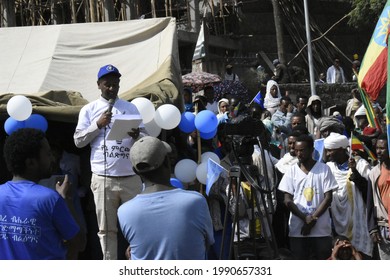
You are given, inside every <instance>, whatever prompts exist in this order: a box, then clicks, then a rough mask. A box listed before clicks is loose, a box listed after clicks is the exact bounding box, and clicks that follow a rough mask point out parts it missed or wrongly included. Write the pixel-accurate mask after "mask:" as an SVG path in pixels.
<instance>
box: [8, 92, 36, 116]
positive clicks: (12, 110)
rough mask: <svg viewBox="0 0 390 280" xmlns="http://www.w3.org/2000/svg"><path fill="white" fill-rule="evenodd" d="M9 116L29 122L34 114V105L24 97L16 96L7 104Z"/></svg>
mask: <svg viewBox="0 0 390 280" xmlns="http://www.w3.org/2000/svg"><path fill="white" fill-rule="evenodd" d="M7 112H8V114H9V115H10V116H11V117H12V118H14V119H15V120H17V121H24V120H27V119H28V118H29V117H30V115H31V113H32V104H31V102H30V100H29V99H28V98H27V97H26V96H24V95H15V96H14V97H12V98H11V99H10V100H8V103H7Z"/></svg>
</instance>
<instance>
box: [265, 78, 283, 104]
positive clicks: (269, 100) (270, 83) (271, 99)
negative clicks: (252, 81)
mask: <svg viewBox="0 0 390 280" xmlns="http://www.w3.org/2000/svg"><path fill="white" fill-rule="evenodd" d="M273 86H276V91H277V97H273V96H272V95H271V88H272V87H273ZM280 98H282V95H281V94H280V89H279V85H278V83H277V82H275V81H274V80H269V81H268V82H267V91H266V94H265V98H264V108H266V109H268V108H274V107H276V106H279V104H280Z"/></svg>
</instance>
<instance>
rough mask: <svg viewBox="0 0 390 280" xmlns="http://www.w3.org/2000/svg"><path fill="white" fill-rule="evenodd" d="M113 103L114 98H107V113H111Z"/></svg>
mask: <svg viewBox="0 0 390 280" xmlns="http://www.w3.org/2000/svg"><path fill="white" fill-rule="evenodd" d="M114 103H115V99H112V98H111V99H110V100H108V109H107V112H108V113H111V111H112V108H113V107H114Z"/></svg>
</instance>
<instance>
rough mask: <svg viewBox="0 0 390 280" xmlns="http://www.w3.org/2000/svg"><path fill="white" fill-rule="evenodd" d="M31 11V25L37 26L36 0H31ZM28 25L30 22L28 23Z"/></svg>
mask: <svg viewBox="0 0 390 280" xmlns="http://www.w3.org/2000/svg"><path fill="white" fill-rule="evenodd" d="M29 3H30V5H29V6H30V11H31V13H30V14H31V16H30V20H31V25H32V26H35V0H30V2H29ZM27 25H28V23H27Z"/></svg>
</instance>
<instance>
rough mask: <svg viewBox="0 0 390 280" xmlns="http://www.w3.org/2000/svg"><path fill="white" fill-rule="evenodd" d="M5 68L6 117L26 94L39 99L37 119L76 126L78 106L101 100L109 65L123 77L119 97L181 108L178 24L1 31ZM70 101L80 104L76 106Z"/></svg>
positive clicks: (1, 90) (0, 71) (0, 84)
mask: <svg viewBox="0 0 390 280" xmlns="http://www.w3.org/2000/svg"><path fill="white" fill-rule="evenodd" d="M0 63H1V65H2V67H1V68H0V77H1V78H0V94H7V95H6V96H3V97H2V98H0V104H3V105H1V106H0V110H1V113H2V114H4V112H5V111H4V110H5V109H6V107H5V104H4V103H3V102H4V101H8V99H9V95H8V94H24V95H26V96H27V97H29V98H30V100H31V97H33V96H36V97H37V99H39V101H40V102H39V103H36V104H35V105H36V106H34V112H35V113H42V114H44V115H45V113H46V114H49V115H50V116H49V117H50V118H51V119H52V118H57V117H55V114H56V113H58V114H59V115H61V114H64V115H63V116H62V118H63V117H64V116H66V115H67V113H66V112H69V113H68V114H69V116H68V117H67V120H70V121H72V122H73V121H74V118H75V114H76V115H77V113H78V111H79V110H80V108H81V106H82V105H79V104H78V103H80V102H81V103H86V102H89V101H93V100H95V99H97V98H98V97H99V95H100V90H99V89H98V88H97V84H96V80H97V72H98V70H99V68H100V67H101V66H103V65H106V64H113V65H115V66H116V67H117V68H118V69H119V71H120V72H121V74H122V77H121V83H120V90H119V97H121V98H123V99H125V100H132V99H133V98H135V97H140V96H144V97H147V98H149V99H150V100H151V101H152V102H153V103H154V104H155V105H156V107H158V106H159V105H161V104H162V103H173V104H175V105H177V106H178V107H179V108H180V109H181V108H182V98H181V97H180V88H181V87H182V84H181V73H180V63H179V55H178V43H177V31H176V22H175V19H174V18H156V19H144V20H131V21H119V22H105V23H83V24H68V25H48V26H29V27H11V28H0ZM77 93H80V94H81V95H78V94H77ZM57 94H58V95H61V96H62V97H60V96H58V97H57V96H56V95H57ZM69 94H70V95H69ZM38 97H39V98H38ZM76 97H77V98H76ZM44 98H48V99H49V101H43V99H44ZM68 98H70V99H72V98H76V99H78V101H76V103H77V105H76V104H72V102H73V101H75V100H73V101H69V100H68ZM83 98H84V99H85V100H83V101H81V100H82V99H83ZM58 99H60V100H61V99H64V100H68V101H69V102H65V103H62V102H61V101H56V100H58ZM50 101H53V102H50ZM32 103H33V105H34V102H33V101H32ZM64 104H65V105H64ZM42 106H43V107H63V109H59V108H57V109H47V108H46V109H44V108H43V107H42ZM41 107H42V108H41ZM71 107H75V108H71ZM65 121H66V120H65Z"/></svg>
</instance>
